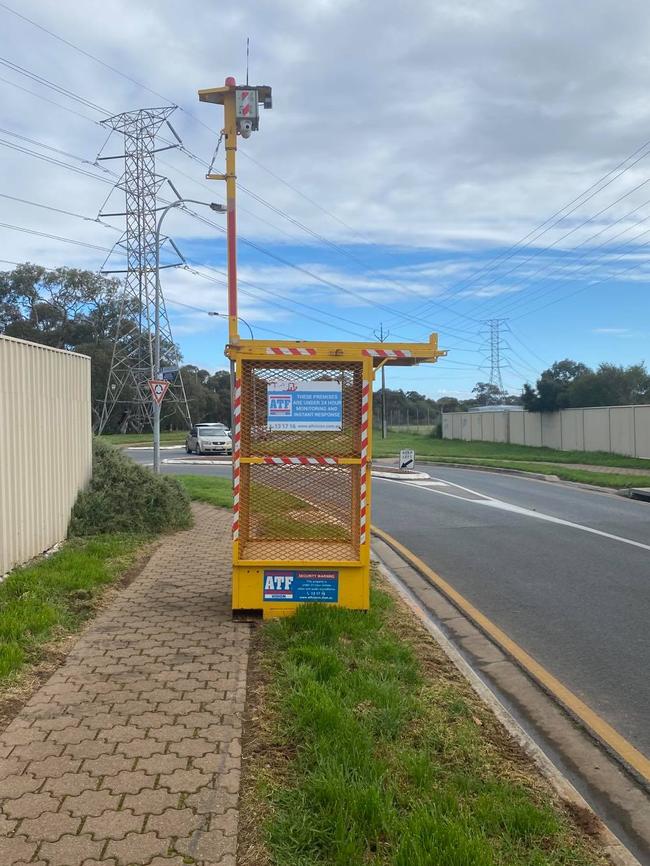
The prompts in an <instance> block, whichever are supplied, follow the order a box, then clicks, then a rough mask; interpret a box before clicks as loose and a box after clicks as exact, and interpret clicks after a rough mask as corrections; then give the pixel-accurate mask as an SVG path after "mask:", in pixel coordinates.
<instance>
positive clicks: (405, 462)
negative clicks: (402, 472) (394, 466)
mask: <svg viewBox="0 0 650 866" xmlns="http://www.w3.org/2000/svg"><path fill="white" fill-rule="evenodd" d="M414 466H415V451H413V449H412V448H402V450H401V451H400V452H399V468H400V469H413V468H414Z"/></svg>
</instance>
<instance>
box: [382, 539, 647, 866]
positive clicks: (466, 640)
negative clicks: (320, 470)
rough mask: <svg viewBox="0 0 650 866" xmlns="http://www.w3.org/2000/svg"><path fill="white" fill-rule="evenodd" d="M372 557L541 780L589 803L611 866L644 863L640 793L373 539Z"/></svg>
mask: <svg viewBox="0 0 650 866" xmlns="http://www.w3.org/2000/svg"><path fill="white" fill-rule="evenodd" d="M373 549H374V552H375V555H376V556H378V557H379V559H380V561H381V563H382V566H383V568H384V569H385V570H386V574H387V575H390V576H391V578H392V579H393V581H394V582H395V583H396V584H399V586H400V587H401V591H402V594H403V595H405V596H406V597H408V599H409V603H410V605H411V607H412V609H413V610H414V611H417V612H418V615H419V616H420V617H421V619H422V621H423V622H424V624H425V625H426V627H427V628H429V629H430V630H432V631H433V632H434V633H435V635H436V637H438V636H440V637H441V638H442V641H441V643H442V645H443V648H444V646H445V642H446V645H447V646H448V647H452V648H455V650H454V653H455V658H454V661H455V662H458V661H459V659H460V662H461V663H460V668H461V670H463V668H464V670H463V672H464V673H465V675H468V673H469V674H470V680H473V681H474V685H476V683H477V682H478V683H480V684H481V687H482V690H483V691H484V692H485V690H486V689H488V690H489V692H488V693H489V694H491V695H492V697H493V700H494V701H496V703H497V704H499V705H501V706H502V708H503V710H504V713H505V718H507V719H511V720H512V723H513V731H512V732H513V733H515V732H518V736H521V737H523V739H524V740H525V741H526V742H528V744H529V746H530V749H531V754H532V753H534V752H539V751H540V747H541V748H542V749H543V750H544V753H545V754H546V755H548V756H550V757H547V758H545V761H544V762H543V763H544V766H545V767H546V769H550V767H555V769H554V770H553V771H552V772H550V773H549V776H548V777H549V780H550V781H551V782H552V783H554V784H555V783H557V785H558V787H557V790H558V791H559V792H560V793H561V790H564V791H565V792H568V791H570V790H571V789H573V790H576V791H577V792H579V793H578V794H577V797H578V799H577V800H575V802H576V804H577V805H580V804H581V803H582V802H584V804H585V805H586V804H587V803H589V804H590V806H591V807H593V808H594V810H595V811H597V813H598V814H599V815H600V816H601V818H602V819H603V821H599V825H600V830H599V832H600V833H601V840H602V843H603V845H605V846H606V847H607V849H608V850H609V851H610V853H611V854H612V856H613V857H614V858H615V859H614V862H617V863H620V864H630V863H635V862H639V861H636V860H635V859H634V856H635V855H636V856H641V857H643V856H646V857H647V856H648V852H650V800H649V798H648V794H647V788H645V787H644V786H643V784H639V780H638V779H636V778H632V776H630V774H629V773H628V772H627V770H626V769H624V768H623V767H622V766H621V764H620V763H619V761H618V760H616V759H615V758H614V757H612V756H611V754H609V753H608V752H607V751H605V750H603V748H602V747H601V746H600V744H597V743H596V742H595V741H594V739H593V738H592V737H591V736H590V735H589V734H588V733H587V732H586V731H585V730H584V728H582V727H579V726H578V725H577V724H576V722H575V720H574V719H573V718H572V717H571V716H569V715H568V714H567V713H566V712H565V710H564V709H563V708H561V707H560V706H559V705H558V703H557V702H556V701H555V700H554V699H553V698H552V697H551V696H550V695H549V694H547V693H546V692H545V691H543V690H542V689H541V688H539V686H538V685H537V684H536V683H534V682H533V681H532V680H531V679H530V677H529V676H528V675H527V674H526V673H524V671H523V670H522V669H521V668H520V667H519V666H518V664H516V663H515V662H514V660H513V659H512V658H511V657H509V656H508V655H507V654H506V652H504V651H503V649H502V648H501V647H499V646H497V645H496V644H495V643H493V642H492V640H490V639H488V637H486V635H485V633H484V632H483V631H482V630H480V629H479V628H478V627H477V626H476V625H475V623H474V622H472V621H471V620H470V619H469V618H467V617H466V616H465V615H463V614H462V613H461V611H459V609H458V608H457V607H456V606H455V605H454V604H452V603H450V600H449V599H448V598H447V597H445V596H444V595H443V594H442V593H441V592H440V591H439V590H438V589H437V588H436V587H435V586H433V585H432V583H431V582H430V581H429V580H427V578H426V576H424V575H423V574H422V573H421V572H420V571H418V570H417V569H416V568H414V567H413V565H412V563H410V562H409V561H407V560H406V559H405V558H404V557H403V556H402V555H400V553H399V552H397V551H396V550H395V549H394V548H393V547H392V546H389V544H388V543H386V541H385V540H381V539H380V537H377V536H376V537H375V541H374V545H373ZM452 655H453V654H452ZM551 758H552V763H551ZM540 766H541V764H540ZM558 767H559V768H560V769H558ZM542 769H544V767H542ZM561 795H562V796H564V794H561ZM583 798H584V800H583ZM605 822H606V823H605ZM626 846H627V849H629V851H628V850H626ZM630 852H633V853H630ZM616 858H617V859H616Z"/></svg>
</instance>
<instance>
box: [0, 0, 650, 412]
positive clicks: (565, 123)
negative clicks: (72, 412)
mask: <svg viewBox="0 0 650 866" xmlns="http://www.w3.org/2000/svg"><path fill="white" fill-rule="evenodd" d="M12 10H13V11H12ZM16 13H19V14H16ZM21 16H22V17H21ZM26 19H29V20H26ZM47 31H49V32H47ZM57 37H58V38H57ZM247 37H248V38H250V83H251V84H268V85H271V86H272V87H273V109H272V110H271V111H263V112H262V113H261V118H260V130H259V132H256V133H253V135H252V136H251V137H250V138H249V139H248V140H245V141H244V140H241V139H240V140H239V152H238V154H239V155H238V167H237V173H238V184H239V191H238V220H239V280H240V283H239V285H240V314H241V316H242V318H243V319H244V320H245V321H246V322H247V323H248V326H250V328H252V330H253V332H254V335H255V337H258V338H262V339H271V338H273V339H275V338H277V339H278V340H279V342H280V344H281V343H282V340H283V339H286V338H293V339H307V340H309V339H321V340H346V341H347V340H362V341H368V340H374V339H376V336H375V334H376V333H378V332H379V329H380V328H381V327H383V328H384V330H385V331H387V332H388V341H389V342H391V341H392V340H395V341H399V342H402V341H405V340H406V341H409V342H411V341H420V340H421V341H426V340H427V339H428V334H429V333H430V332H431V331H436V332H438V333H439V341H440V346H441V348H445V349H448V355H447V357H446V358H444V359H442V360H440V361H439V362H438V363H437V364H436V365H422V366H420V367H417V368H395V369H393V370H388V373H387V386H388V387H394V388H404V389H405V390H417V391H419V392H421V393H424V394H427V395H428V396H431V397H433V398H436V399H437V398H439V397H441V396H443V395H452V396H458V397H464V396H468V395H469V394H470V393H471V390H472V387H473V386H474V384H475V383H476V382H477V381H487V380H488V379H489V376H490V350H489V333H490V326H489V321H490V320H494V319H499V320H502V321H501V324H500V325H499V329H500V337H501V343H502V346H501V366H502V369H501V373H502V378H503V384H504V386H505V388H506V389H508V390H509V391H511V392H513V393H517V392H518V391H519V390H520V389H521V387H522V385H523V383H524V382H526V381H529V382H534V381H535V380H536V378H537V377H538V376H539V373H540V372H541V370H543V369H545V368H546V367H548V366H549V365H550V364H551V363H552V362H553V361H556V360H560V359H562V358H567V357H569V358H573V359H574V360H578V361H582V362H584V363H586V364H588V365H590V366H597V365H598V364H599V363H601V362H612V363H616V364H630V363H636V362H638V361H644V360H649V361H650V358H648V356H647V346H648V337H649V336H650V303H649V301H648V288H647V282H648V277H650V254H649V250H650V246H649V245H650V222H648V221H647V217H648V216H649V215H650V129H649V126H650V125H649V123H648V119H649V114H650V109H649V108H648V105H649V103H648V98H647V93H648V84H649V78H650V55H648V51H647V45H648V43H649V41H650V6H648V4H647V3H645V2H637V0H627V2H626V3H625V5H624V8H623V7H621V4H620V3H618V2H615V0H575V2H573V3H566V2H558V0H492V2H490V3H485V2H482V0H449V2H447V0H437V2H436V3H431V2H427V0H405V2H402V3H400V4H398V5H397V4H395V3H394V2H390V3H389V2H386V0H373V2H369V0H356V2H355V0H347V2H344V0H309V2H308V3H304V2H298V0H278V2H273V0H268V2H264V3H262V2H257V3H255V2H251V0H240V2H238V3H237V4H222V3H216V2H208V0H201V2H199V0H186V2H184V3H183V4H179V3H178V2H175V0H157V2H156V3H155V4H154V3H144V2H141V0H129V2H126V0H102V2H99V0H84V2H81V0H57V2H50V0H39V2H36V0H21V2H20V4H18V2H17V0H10V2H9V3H7V4H5V3H4V2H1V0H0V95H1V99H2V108H3V110H2V119H1V120H0V156H1V159H2V167H3V171H2V182H1V184H0V259H1V260H2V261H0V269H8V268H10V267H11V264H10V263H11V262H22V261H31V262H35V263H38V264H43V265H45V266H48V267H58V266H63V265H67V266H74V267H83V268H90V269H93V270H96V269H99V268H101V267H102V266H103V267H105V268H109V269H110V268H111V267H113V268H119V267H120V266H121V265H120V263H119V254H117V253H113V254H112V255H110V250H111V248H112V246H113V244H114V243H115V242H116V241H117V240H118V239H119V237H120V234H121V232H122V231H123V229H124V225H123V218H121V217H105V218H103V219H102V221H101V222H97V221H96V217H97V215H98V213H100V212H101V213H118V212H120V211H122V210H123V209H124V200H123V193H122V192H121V191H120V190H119V189H115V184H116V183H117V182H118V181H119V172H120V161H119V160H102V161H100V162H96V161H95V160H96V157H97V155H98V153H100V152H101V154H102V156H115V155H119V154H120V152H121V141H120V136H119V135H118V134H117V133H113V134H112V135H111V136H110V137H109V138H108V141H107V140H106V139H107V130H106V128H105V127H104V126H102V125H101V124H100V121H102V120H103V119H105V118H106V117H109V116H110V115H113V114H116V113H119V112H122V111H130V110H133V109H138V108H151V107H160V106H169V105H176V106H177V108H176V109H175V110H174V112H173V113H172V114H171V116H170V122H171V123H172V125H173V127H174V130H175V131H176V132H177V133H178V135H179V136H180V138H181V140H182V142H183V148H182V149H181V148H176V149H169V150H166V151H164V152H161V153H160V154H159V155H158V157H157V166H156V167H157V171H158V173H159V174H161V175H165V176H166V177H168V178H169V179H170V180H171V181H172V183H173V184H174V186H175V187H176V188H177V189H178V190H179V191H180V193H181V195H182V196H184V197H189V198H197V199H200V200H201V201H206V202H209V201H219V202H221V201H223V198H224V190H223V184H222V183H220V182H215V181H208V180H206V179H205V174H206V163H209V162H210V160H211V159H212V156H213V153H214V150H215V147H216V144H217V139H218V134H219V130H220V128H221V124H222V117H221V109H220V108H219V107H217V106H213V105H206V104H204V103H199V102H198V98H197V93H196V92H197V90H198V89H199V88H205V87H216V86H220V85H222V84H223V81H224V78H225V76H227V75H234V76H235V77H236V78H237V80H238V81H240V82H242V83H243V82H244V81H245V75H246V39H247ZM173 141H174V139H173V138H172V133H171V131H170V130H168V129H167V128H165V127H163V129H162V130H161V135H160V139H159V141H158V145H157V146H158V147H163V148H164V147H166V146H167V144H169V143H171V142H173ZM222 158H223V152H222V151H221V150H220V151H219V153H218V154H217V158H216V162H215V166H216V167H217V169H216V170H221V165H222ZM162 196H168V200H171V198H173V197H174V196H173V194H172V193H171V191H170V188H169V187H166V186H164V187H163V188H162V189H161V197H162ZM198 210H201V209H200V208H197V211H198ZM205 213H206V214H208V218H209V220H210V221H212V222H213V223H214V225H208V224H206V222H204V221H203V222H202V221H199V220H196V219H193V218H191V217H190V216H189V215H187V214H183V213H175V212H171V213H170V215H169V217H168V218H167V220H166V224H165V225H166V228H165V231H166V233H168V234H169V236H170V237H172V238H173V239H174V241H175V242H176V244H177V246H178V248H179V249H180V250H181V251H182V253H183V255H184V257H185V259H186V260H187V262H188V263H189V266H190V267H191V270H189V269H186V268H167V269H165V270H164V271H163V272H162V274H163V276H162V280H163V290H164V294H165V298H166V301H167V305H168V310H169V315H170V320H171V325H172V329H173V334H174V338H175V339H176V341H177V342H178V343H179V345H180V347H181V350H182V353H183V359H184V362H185V363H192V364H196V365H198V366H200V367H202V368H205V369H209V370H211V371H212V370H216V369H223V368H224V366H225V361H224V357H223V347H224V343H225V339H226V327H225V321H223V322H222V321H221V320H220V319H219V318H217V317H209V316H208V315H207V311H217V312H224V313H225V312H226V296H225V284H224V280H225V244H224V233H223V228H224V225H225V223H224V218H223V216H220V215H218V214H211V213H210V212H209V211H205ZM34 232H37V233H38V234H34ZM167 255H168V258H167V259H166V261H169V262H171V254H169V253H168V254H167ZM248 326H246V325H244V324H243V323H242V327H241V331H242V335H243V336H246V335H247V334H248V330H247V327H248Z"/></svg>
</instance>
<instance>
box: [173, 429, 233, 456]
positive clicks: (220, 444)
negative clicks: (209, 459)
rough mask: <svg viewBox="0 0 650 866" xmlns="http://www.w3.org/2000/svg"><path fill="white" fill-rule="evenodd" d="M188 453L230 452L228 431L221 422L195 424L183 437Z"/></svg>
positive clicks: (230, 442) (230, 441)
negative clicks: (184, 437)
mask: <svg viewBox="0 0 650 866" xmlns="http://www.w3.org/2000/svg"><path fill="white" fill-rule="evenodd" d="M185 451H186V452H187V453H188V454H191V453H192V452H194V453H196V454H232V439H231V438H230V431H229V430H228V429H227V427H225V426H224V425H223V424H197V425H196V427H192V429H191V430H190V432H189V433H188V434H187V437H186V439H185Z"/></svg>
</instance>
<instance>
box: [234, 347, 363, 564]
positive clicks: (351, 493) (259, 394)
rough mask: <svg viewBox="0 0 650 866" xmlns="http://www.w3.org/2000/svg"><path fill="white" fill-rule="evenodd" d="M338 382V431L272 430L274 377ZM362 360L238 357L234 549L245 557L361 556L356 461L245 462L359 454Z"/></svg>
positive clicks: (327, 558)
mask: <svg viewBox="0 0 650 866" xmlns="http://www.w3.org/2000/svg"><path fill="white" fill-rule="evenodd" d="M286 380H290V381H293V382H328V381H329V382H331V381H334V382H338V383H340V385H341V396H342V423H341V430H340V431H339V430H337V431H304V430H297V431H296V430H276V429H270V428H269V424H268V416H267V406H268V398H267V391H268V388H269V385H270V384H271V383H273V382H280V381H286ZM362 385H363V365H362V364H361V363H355V362H352V363H350V362H345V363H344V362H341V363H336V362H327V363H324V362H323V361H304V360H302V359H301V360H300V361H286V360H279V359H278V360H268V361H266V360H265V361H244V362H243V365H242V434H241V456H242V458H244V462H243V463H242V467H241V498H240V515H239V519H240V534H239V555H240V558H241V559H243V560H271V561H272V560H297V561H301V560H303V561H304V560H342V561H354V560H357V559H358V558H359V488H360V483H359V482H360V479H359V467H358V466H356V465H345V466H341V465H295V464H288V465H287V464H283V465H269V464H264V463H253V464H247V463H246V462H245V458H247V457H276V458H277V457H285V458H288V457H312V458H314V457H338V458H343V457H347V458H358V457H359V454H360V447H361V393H362Z"/></svg>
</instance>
